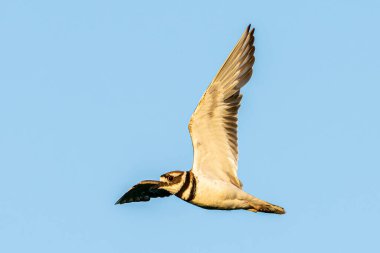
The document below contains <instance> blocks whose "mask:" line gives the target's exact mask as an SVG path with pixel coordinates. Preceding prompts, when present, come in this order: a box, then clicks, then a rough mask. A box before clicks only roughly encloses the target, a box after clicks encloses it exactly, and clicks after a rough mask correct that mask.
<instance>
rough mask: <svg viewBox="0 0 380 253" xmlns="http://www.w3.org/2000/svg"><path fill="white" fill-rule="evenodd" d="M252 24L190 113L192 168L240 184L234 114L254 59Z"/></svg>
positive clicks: (236, 114) (235, 114) (199, 172)
mask: <svg viewBox="0 0 380 253" xmlns="http://www.w3.org/2000/svg"><path fill="white" fill-rule="evenodd" d="M253 33H254V28H253V29H252V30H251V29H250V25H249V26H248V27H247V29H246V31H245V32H244V33H243V35H242V36H241V38H240V40H239V41H238V43H237V44H236V46H235V48H234V49H233V50H232V52H231V53H230V55H229V56H228V58H227V60H226V61H225V63H224V64H223V66H222V67H221V68H220V70H219V72H218V73H217V74H216V76H215V78H214V79H213V80H212V82H211V84H210V85H209V87H208V88H207V90H206V92H205V93H204V94H203V97H202V98H201V100H200V102H199V104H198V106H197V108H196V109H195V111H194V113H193V115H192V116H191V119H190V122H189V131H190V135H191V139H192V142H193V150H194V160H193V168H192V172H193V173H194V174H195V175H199V174H202V175H205V176H208V177H212V178H217V179H221V180H223V181H227V182H231V183H232V184H234V185H236V186H237V187H239V188H241V187H242V185H241V182H240V181H239V179H238V176H237V168H238V143H237V116H238V109H239V107H240V101H241V99H242V94H240V88H241V87H243V86H244V85H245V84H246V83H247V82H248V81H249V79H250V78H251V76H252V66H253V63H254V61H255V57H254V52H255V47H254V45H253V43H254V35H253Z"/></svg>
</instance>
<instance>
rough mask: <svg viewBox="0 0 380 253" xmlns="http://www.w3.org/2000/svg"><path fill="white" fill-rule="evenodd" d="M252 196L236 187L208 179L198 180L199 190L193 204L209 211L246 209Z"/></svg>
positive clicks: (197, 189)
mask: <svg viewBox="0 0 380 253" xmlns="http://www.w3.org/2000/svg"><path fill="white" fill-rule="evenodd" d="M251 197H252V196H251V195H249V194H248V193H246V192H244V191H242V190H241V189H239V188H237V187H236V186H235V185H233V184H231V183H228V182H224V181H221V180H216V179H210V178H206V177H201V178H197V188H196V195H195V198H194V199H193V200H192V201H191V203H192V204H194V205H197V206H200V207H203V208H208V209H225V210H232V209H246V208H249V207H250V205H249V204H248V202H247V201H248V200H249V199H250V198H251Z"/></svg>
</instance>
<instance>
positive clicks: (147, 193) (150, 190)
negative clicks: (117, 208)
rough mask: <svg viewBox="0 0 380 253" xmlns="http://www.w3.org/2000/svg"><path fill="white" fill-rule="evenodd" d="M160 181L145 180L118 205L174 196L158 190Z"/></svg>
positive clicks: (118, 202)
mask: <svg viewBox="0 0 380 253" xmlns="http://www.w3.org/2000/svg"><path fill="white" fill-rule="evenodd" d="M159 183H160V181H154V180H145V181H142V182H140V183H138V184H136V185H135V186H133V187H132V188H131V189H130V190H129V191H128V192H127V193H125V194H124V195H123V196H122V197H121V198H120V199H119V200H118V201H117V202H116V203H115V205H117V204H124V203H130V202H140V201H149V200H150V198H162V197H168V196H170V195H172V194H171V193H170V192H168V191H166V190H163V189H158V186H159Z"/></svg>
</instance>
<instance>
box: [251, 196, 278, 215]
mask: <svg viewBox="0 0 380 253" xmlns="http://www.w3.org/2000/svg"><path fill="white" fill-rule="evenodd" d="M249 204H250V206H251V207H250V208H248V209H247V210H248V211H251V212H255V213H256V212H262V213H276V214H285V209H284V208H282V207H281V206H276V205H273V204H271V203H268V202H266V201H264V200H261V199H258V198H255V199H254V200H252V201H250V202H249Z"/></svg>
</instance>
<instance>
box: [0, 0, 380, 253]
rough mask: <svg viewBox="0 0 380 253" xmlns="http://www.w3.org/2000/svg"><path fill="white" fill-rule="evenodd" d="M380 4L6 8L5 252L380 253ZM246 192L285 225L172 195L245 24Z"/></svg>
mask: <svg viewBox="0 0 380 253" xmlns="http://www.w3.org/2000/svg"><path fill="white" fill-rule="evenodd" d="M379 13H380V3H379V2H378V1H338V0H335V1H292V0H290V1H229V2H222V1H213V2H212V1H208V2H207V3H206V1H198V2H197V1H187V3H184V2H183V3H180V1H172V2H166V1H151V2H148V1H140V2H138V1H133V2H128V1H19V0H15V1H1V2H0V31H1V39H0V242H1V243H0V252H7V253H8V252H65V253H66V252H91V253H96V252H157V253H160V252H222V253H223V252H364V251H367V252H380V245H379V244H380V242H379V234H380V229H379V226H380V218H379V214H380V117H379V116H380V115H379V110H380V47H379V45H380V34H379V25H380V15H379ZM249 23H252V25H253V26H254V27H255V28H256V32H255V34H256V63H255V66H254V75H253V78H252V79H251V81H250V82H249V84H248V85H247V86H246V87H245V88H244V89H243V93H244V99H243V104H242V107H241V110H240V114H239V116H240V117H239V149H240V160H239V176H240V178H241V180H242V181H243V183H244V189H245V190H246V191H248V192H250V193H252V194H254V195H256V196H258V197H260V198H263V199H265V200H267V201H269V202H272V203H276V204H278V205H281V206H284V207H285V208H286V210H287V214H286V215H283V216H277V215H268V214H254V213H251V212H247V211H209V210H204V209H201V208H198V207H196V206H193V205H190V204H188V203H186V202H183V201H181V200H179V199H177V198H176V197H171V198H165V199H154V200H151V201H150V202H147V203H132V204H128V205H122V206H115V205H114V203H115V201H116V200H117V199H118V198H119V197H120V196H121V195H122V194H124V192H126V191H127V190H128V189H129V188H130V187H131V186H132V185H134V184H135V183H137V182H139V181H140V180H144V179H157V178H158V177H159V175H161V174H163V173H164V172H167V171H170V170H188V169H190V168H191V165H192V146H191V140H190V137H189V134H188V130H187V124H188V121H189V119H190V116H191V114H192V112H193V110H194V109H195V107H196V105H197V103H198V101H199V99H200V97H201V96H202V94H203V92H204V90H205V89H206V87H207V85H208V84H209V82H210V81H211V79H212V78H213V76H214V75H215V74H216V72H217V70H218V69H219V67H220V66H221V64H222V63H223V62H224V60H225V58H226V56H227V55H228V53H229V52H230V50H231V49H232V48H233V46H234V45H235V43H236V42H237V40H238V39H239V37H240V35H241V34H242V32H243V31H244V29H245V28H246V26H247V25H248V24H249Z"/></svg>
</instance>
